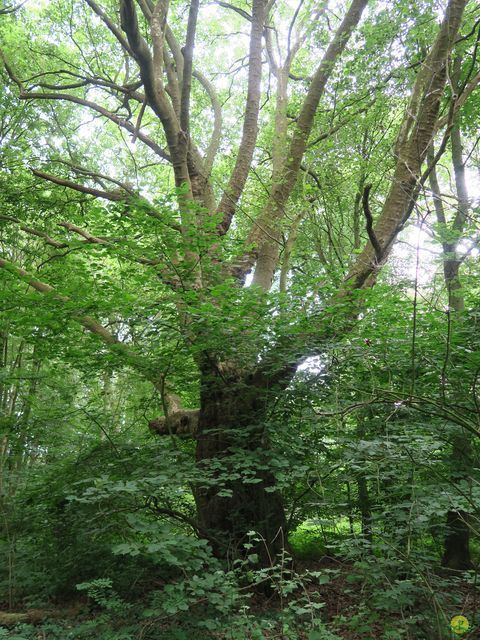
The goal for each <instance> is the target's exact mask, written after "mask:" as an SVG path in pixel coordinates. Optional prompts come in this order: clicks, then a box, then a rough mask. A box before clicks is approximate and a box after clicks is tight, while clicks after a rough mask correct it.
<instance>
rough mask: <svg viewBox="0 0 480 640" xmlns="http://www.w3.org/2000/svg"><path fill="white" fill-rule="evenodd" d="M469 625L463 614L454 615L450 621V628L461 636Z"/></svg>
mask: <svg viewBox="0 0 480 640" xmlns="http://www.w3.org/2000/svg"><path fill="white" fill-rule="evenodd" d="M469 627H470V625H469V624H468V620H467V619H466V617H465V616H454V617H453V618H452V621H451V622H450V628H451V630H452V631H453V633H454V634H455V635H457V636H462V635H463V634H464V633H467V631H468V629H469Z"/></svg>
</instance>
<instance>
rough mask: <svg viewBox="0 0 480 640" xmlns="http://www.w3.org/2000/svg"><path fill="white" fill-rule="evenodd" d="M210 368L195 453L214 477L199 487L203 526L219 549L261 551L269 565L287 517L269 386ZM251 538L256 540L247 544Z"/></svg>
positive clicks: (231, 553) (225, 553) (232, 553)
mask: <svg viewBox="0 0 480 640" xmlns="http://www.w3.org/2000/svg"><path fill="white" fill-rule="evenodd" d="M205 369H206V370H204V371H203V373H202V384H201V406H200V413H199V421H198V431H197V451H196V458H197V462H198V465H199V468H200V469H201V470H203V471H205V472H206V473H207V476H209V480H207V481H206V482H205V483H203V484H202V483H199V486H198V487H197V488H196V491H195V500H196V504H197V510H198V519H199V523H200V527H201V529H202V530H204V531H205V532H206V533H207V535H208V537H209V539H210V542H211V544H212V546H213V549H214V552H215V554H216V555H218V556H220V557H227V558H234V557H242V556H245V555H252V554H257V555H258V562H259V564H260V565H262V566H270V565H271V564H273V563H275V561H276V555H277V554H278V553H281V552H282V551H283V549H284V548H285V547H286V518H285V512H284V509H283V503H282V497H281V495H280V492H279V491H278V490H277V489H276V488H275V478H274V475H273V473H272V471H271V470H270V469H269V466H270V465H269V463H270V456H271V451H270V447H269V442H268V435H267V433H266V431H265V425H264V418H265V404H266V403H265V394H264V390H263V389H261V388H260V387H259V386H257V385H255V383H254V381H253V380H248V379H245V378H242V377H241V376H238V375H235V374H232V373H227V372H225V371H220V368H217V369H215V368H213V367H207V368H205ZM250 532H255V534H256V535H252V534H250ZM249 542H251V543H253V545H254V546H253V548H252V547H248V548H247V549H246V548H245V546H244V545H245V544H247V543H249Z"/></svg>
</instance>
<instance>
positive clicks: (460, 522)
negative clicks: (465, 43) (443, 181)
mask: <svg viewBox="0 0 480 640" xmlns="http://www.w3.org/2000/svg"><path fill="white" fill-rule="evenodd" d="M458 65H459V59H458V58H457V60H456V61H455V77H456V78H455V80H456V82H458V78H459V75H460V69H459V66H458ZM451 144H452V162H453V168H454V174H455V186H456V191H457V198H458V206H457V211H456V214H455V217H454V220H453V221H452V223H451V224H450V229H451V231H453V232H454V235H456V236H457V237H456V238H455V239H454V240H453V241H449V242H446V241H444V242H443V243H442V247H443V273H444V280H445V285H446V287H447V292H448V307H449V313H450V323H451V325H452V326H451V329H450V330H451V331H452V334H453V328H454V327H455V326H456V325H457V324H458V322H461V321H462V312H463V311H464V309H465V301H464V297H463V292H462V283H461V280H460V265H461V261H460V259H459V256H458V251H457V244H458V240H459V238H460V236H461V234H462V233H463V230H464V225H465V220H466V217H467V214H468V209H469V200H468V190H467V184H466V179H465V164H464V162H463V155H462V141H461V132H460V128H459V126H458V122H456V123H455V125H454V127H453V129H452V133H451ZM434 155H435V153H434V149H433V146H431V147H430V148H429V150H428V157H429V162H430V163H432V161H433V158H434ZM429 180H430V188H431V191H432V196H433V203H434V206H435V213H436V217H437V221H438V222H439V223H440V224H442V225H445V227H447V220H446V215H445V210H444V205H443V201H442V198H441V191H440V185H439V183H438V176H437V172H436V168H435V167H433V169H432V171H431V173H430V176H429ZM450 462H451V466H452V478H454V480H458V481H461V480H466V481H467V482H468V481H470V479H471V477H472V474H473V462H472V443H471V436H470V434H469V433H468V432H467V431H465V429H463V428H462V429H461V430H460V427H457V430H456V432H455V434H454V437H453V442H452V453H451V458H450ZM446 525H447V534H446V537H445V543H444V553H443V557H442V565H443V566H444V567H448V568H449V569H456V570H459V571H461V570H465V569H469V568H471V567H472V561H471V557H470V524H469V519H468V514H467V513H465V512H464V511H455V510H451V511H449V512H448V513H447V523H446Z"/></svg>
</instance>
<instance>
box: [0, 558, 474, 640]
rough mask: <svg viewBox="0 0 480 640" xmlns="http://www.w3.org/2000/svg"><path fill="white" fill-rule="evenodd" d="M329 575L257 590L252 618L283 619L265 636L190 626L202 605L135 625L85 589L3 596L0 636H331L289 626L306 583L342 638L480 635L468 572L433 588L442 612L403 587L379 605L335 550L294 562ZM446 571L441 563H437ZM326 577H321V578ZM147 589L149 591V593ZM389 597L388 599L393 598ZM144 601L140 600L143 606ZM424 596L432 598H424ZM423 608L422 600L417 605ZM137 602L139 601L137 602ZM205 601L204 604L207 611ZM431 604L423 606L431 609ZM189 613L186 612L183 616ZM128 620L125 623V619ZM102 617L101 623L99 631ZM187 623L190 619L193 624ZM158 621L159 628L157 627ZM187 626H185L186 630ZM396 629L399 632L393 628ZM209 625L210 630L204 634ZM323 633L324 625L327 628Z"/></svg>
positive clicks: (302, 639)
mask: <svg viewBox="0 0 480 640" xmlns="http://www.w3.org/2000/svg"><path fill="white" fill-rule="evenodd" d="M315 574H316V575H323V576H325V575H327V576H329V577H328V581H326V582H325V583H323V584H318V583H314V582H313V581H312V582H309V580H308V579H306V580H305V582H302V583H301V584H300V587H299V589H298V590H297V593H292V594H291V595H290V596H287V597H286V598H284V599H281V598H279V596H278V594H274V595H265V593H263V592H262V591H254V593H253V594H252V597H251V598H250V600H249V607H250V608H249V613H250V614H251V616H252V617H253V618H254V619H257V620H265V619H278V621H279V622H278V625H275V628H274V629H273V628H272V629H270V630H269V631H267V630H265V631H264V632H263V636H257V635H250V633H249V632H247V631H246V632H245V635H244V636H242V635H241V632H240V635H239V633H238V631H236V632H235V634H233V635H230V631H229V627H228V622H226V624H225V626H224V631H217V630H216V631H212V632H207V631H205V632H202V631H195V632H194V631H192V629H190V631H189V630H188V629H184V627H183V624H184V622H185V620H187V618H188V616H189V615H192V616H194V617H195V616H197V617H198V611H197V610H196V609H197V608H193V609H192V610H190V611H189V612H181V615H180V616H173V617H170V618H168V619H166V620H165V621H162V622H156V621H155V620H151V621H149V620H143V621H142V620H141V619H137V620H136V621H135V623H134V624H133V625H132V626H128V623H129V622H130V621H129V620H128V614H127V616H125V615H122V613H121V611H115V612H110V613H108V612H107V613H106V612H105V610H103V609H102V608H101V607H98V606H97V605H95V604H94V603H92V602H91V601H89V600H88V598H86V597H82V598H77V599H76V600H75V601H72V602H68V601H66V602H60V601H57V602H56V603H52V604H51V605H50V606H48V607H45V608H31V609H26V610H23V611H18V610H17V611H8V610H7V606H6V603H0V638H2V639H3V638H5V639H8V640H70V639H71V640H77V639H78V640H143V639H145V640H146V639H147V638H148V639H150V637H152V638H153V637H155V638H156V640H163V639H165V640H170V639H172V640H174V639H176V638H181V639H182V640H184V639H185V640H190V639H191V640H207V639H210V640H214V639H215V640H227V639H228V640H230V639H232V640H250V639H252V640H253V639H254V638H255V639H256V638H260V637H262V638H264V639H265V640H267V639H268V640H274V639H275V640H312V639H313V640H317V638H318V640H323V639H324V638H325V639H326V640H328V638H329V637H328V635H321V634H319V635H315V632H314V633H312V625H311V620H309V619H308V615H307V616H306V617H305V623H304V629H305V630H304V629H303V628H302V623H301V619H299V620H298V622H297V624H295V628H293V627H291V628H290V631H289V632H285V630H284V627H283V628H282V624H283V623H282V622H281V620H282V612H284V611H285V610H286V609H287V608H288V605H289V602H290V601H291V599H294V598H296V597H297V596H298V591H302V598H303V600H304V601H308V602H310V603H314V605H316V606H318V609H316V608H313V609H312V610H311V612H312V613H315V612H318V613H316V617H320V618H321V619H322V622H323V623H324V627H323V628H324V629H326V630H327V631H328V632H331V633H332V636H331V638H335V639H336V638H339V639H343V640H377V639H385V640H387V639H388V640H390V638H393V639H395V640H396V639H397V638H399V639H400V638H406V639H408V640H417V639H421V640H440V639H442V640H443V639H447V638H459V637H461V638H462V639H463V640H480V630H479V628H478V626H474V625H473V624H472V622H473V621H477V619H478V612H477V607H478V604H480V603H479V602H477V600H479V597H478V588H477V586H476V584H475V583H474V582H473V583H472V581H470V582H468V581H467V580H465V579H464V577H460V576H458V577H454V581H453V582H450V583H449V579H450V576H448V575H444V576H443V580H444V584H445V585H447V584H450V585H451V586H452V585H454V591H455V592H454V593H453V591H452V593H448V592H447V591H445V592H442V593H440V592H439V593H432V594H431V596H432V601H433V603H434V605H435V603H436V604H437V606H438V609H437V611H436V614H435V612H434V610H433V609H432V608H431V607H430V613H429V614H427V613H424V614H421V615H419V609H417V610H414V609H412V607H409V606H403V604H402V597H401V594H400V593H399V595H398V602H397V606H396V607H395V605H394V606H390V608H389V609H387V607H386V606H385V603H384V604H383V606H380V607H377V603H380V604H382V600H381V597H379V594H381V589H380V588H379V589H378V590H377V592H375V591H374V590H372V589H371V585H370V587H369V588H370V591H369V590H368V588H367V587H366V583H365V580H362V579H360V578H361V576H360V575H359V573H358V569H357V568H356V567H355V566H354V565H353V564H352V563H349V562H346V561H342V560H341V559H338V558H334V557H331V556H323V557H321V558H319V559H316V560H302V561H298V562H297V564H296V575H297V576H302V575H305V576H308V575H310V576H311V575H315ZM439 574H441V571H439ZM320 582H321V581H320ZM145 595H146V596H147V595H148V594H145ZM389 602H390V601H389ZM143 604H144V603H138V605H139V607H138V609H139V610H140V609H141V607H142V605H143ZM423 604H426V603H423ZM419 606H420V608H422V604H420V605H419ZM136 609H137V607H136V605H135V603H134V608H133V610H136ZM201 609H202V606H201V605H200V607H199V610H200V611H201ZM427 610H428V607H425V609H424V611H425V612H426V611H427ZM456 615H463V616H465V617H466V618H467V619H468V620H469V622H470V624H471V628H470V630H469V632H467V633H464V634H462V635H461V636H460V635H454V634H452V633H451V631H450V629H449V627H450V621H451V619H452V618H453V617H454V616H456ZM182 617H183V618H184V620H181V618H182ZM125 624H126V625H127V626H125ZM96 625H98V629H97V631H96ZM187 627H188V624H187ZM153 629H155V632H154V635H153V636H152V635H151V634H152V631H153ZM182 629H184V630H183V631H182ZM392 629H397V632H393V631H391V630H392ZM429 629H430V630H429ZM203 633H205V635H203ZM322 633H323V632H322Z"/></svg>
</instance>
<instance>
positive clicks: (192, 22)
mask: <svg viewBox="0 0 480 640" xmlns="http://www.w3.org/2000/svg"><path fill="white" fill-rule="evenodd" d="M198 8H199V0H191V2H190V10H189V12H188V25H187V37H186V40H185V46H184V48H183V60H184V63H183V81H182V98H181V102H180V128H181V129H182V131H185V133H186V134H187V135H188V132H189V129H190V125H189V119H190V93H191V90H192V68H193V49H194V47H195V33H196V30H197V19H198Z"/></svg>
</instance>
